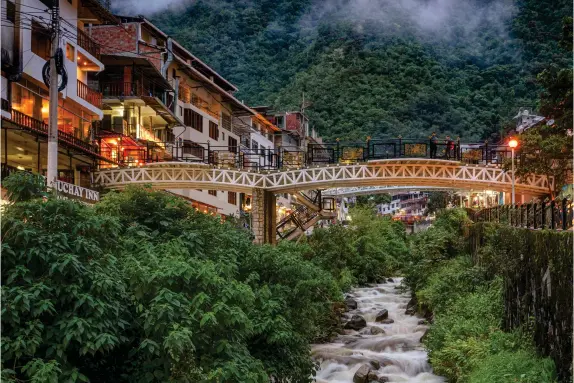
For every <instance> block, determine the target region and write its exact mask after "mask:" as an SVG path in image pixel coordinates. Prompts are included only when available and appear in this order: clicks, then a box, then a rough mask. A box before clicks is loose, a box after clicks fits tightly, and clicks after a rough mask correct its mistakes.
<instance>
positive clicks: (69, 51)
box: [66, 43, 76, 62]
mask: <svg viewBox="0 0 574 383" xmlns="http://www.w3.org/2000/svg"><path fill="white" fill-rule="evenodd" d="M75 56H76V50H75V49H74V46H73V45H72V44H70V43H66V58H67V59H68V60H70V61H72V62H73V61H75V58H76V57H75Z"/></svg>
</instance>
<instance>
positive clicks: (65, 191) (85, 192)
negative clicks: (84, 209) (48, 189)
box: [56, 181, 100, 203]
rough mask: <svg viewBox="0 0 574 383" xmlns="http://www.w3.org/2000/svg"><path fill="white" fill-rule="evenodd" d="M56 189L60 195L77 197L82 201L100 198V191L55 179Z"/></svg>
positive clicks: (93, 200) (71, 197)
mask: <svg viewBox="0 0 574 383" xmlns="http://www.w3.org/2000/svg"><path fill="white" fill-rule="evenodd" d="M56 190H57V192H58V194H60V193H61V195H62V197H67V198H70V199H77V200H80V201H83V202H89V203H94V202H98V201H99V200H100V192H97V191H95V190H91V189H87V188H84V187H81V186H77V185H74V184H70V183H67V182H64V181H56Z"/></svg>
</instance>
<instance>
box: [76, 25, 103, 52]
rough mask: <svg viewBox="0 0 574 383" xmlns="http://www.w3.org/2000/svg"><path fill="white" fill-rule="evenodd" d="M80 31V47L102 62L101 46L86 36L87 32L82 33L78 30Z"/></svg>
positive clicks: (79, 30)
mask: <svg viewBox="0 0 574 383" xmlns="http://www.w3.org/2000/svg"><path fill="white" fill-rule="evenodd" d="M77 31H78V45H79V46H81V47H82V48H84V49H85V50H86V51H88V52H89V53H90V54H91V55H92V56H94V57H95V58H96V59H98V60H100V46H99V45H98V43H96V42H95V41H94V40H92V38H91V37H90V36H88V35H87V34H86V32H84V31H82V30H81V29H79V28H78V29H77Z"/></svg>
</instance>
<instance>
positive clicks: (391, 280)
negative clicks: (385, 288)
mask: <svg viewBox="0 0 574 383" xmlns="http://www.w3.org/2000/svg"><path fill="white" fill-rule="evenodd" d="M394 281H395V280H394V279H393V278H389V279H387V282H389V283H393V282H394Z"/></svg>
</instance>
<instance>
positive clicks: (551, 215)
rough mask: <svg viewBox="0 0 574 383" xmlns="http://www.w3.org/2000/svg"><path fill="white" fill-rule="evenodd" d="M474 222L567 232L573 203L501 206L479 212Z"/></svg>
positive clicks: (556, 201)
mask: <svg viewBox="0 0 574 383" xmlns="http://www.w3.org/2000/svg"><path fill="white" fill-rule="evenodd" d="M473 220H474V221H475V222H498V223H505V224H508V225H510V226H514V227H522V228H528V229H552V230H568V229H570V228H572V224H573V220H574V203H573V201H572V200H568V199H566V198H565V199H562V200H553V201H550V202H546V201H542V202H537V203H525V204H515V205H501V206H496V207H491V208H487V209H483V210H480V211H478V212H476V213H474V215H473Z"/></svg>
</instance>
